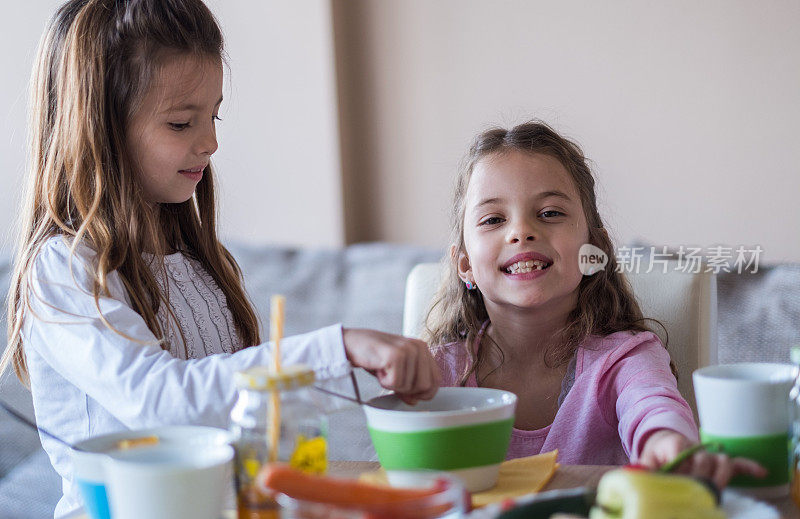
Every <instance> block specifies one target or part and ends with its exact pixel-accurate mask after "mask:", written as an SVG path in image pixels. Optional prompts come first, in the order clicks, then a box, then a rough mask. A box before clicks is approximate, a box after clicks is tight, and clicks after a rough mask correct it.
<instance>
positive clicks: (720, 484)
mask: <svg viewBox="0 0 800 519" xmlns="http://www.w3.org/2000/svg"><path fill="white" fill-rule="evenodd" d="M714 458H715V461H716V468H715V470H714V474H713V475H712V476H711V481H712V482H713V483H714V485H716V487H717V488H719V489H723V488H725V487H726V486H727V485H728V481H730V480H731V477H732V476H733V472H734V463H733V461H732V460H730V459H729V458H728V457H727V456H726V455H724V454H717V455H716V456H714Z"/></svg>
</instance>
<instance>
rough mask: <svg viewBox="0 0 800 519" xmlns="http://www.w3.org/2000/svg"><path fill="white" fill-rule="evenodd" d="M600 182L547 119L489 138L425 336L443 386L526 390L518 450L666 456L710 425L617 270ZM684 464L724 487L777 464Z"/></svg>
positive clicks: (717, 460) (480, 148) (461, 194)
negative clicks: (600, 265) (592, 258)
mask: <svg viewBox="0 0 800 519" xmlns="http://www.w3.org/2000/svg"><path fill="white" fill-rule="evenodd" d="M594 186H595V182H594V178H593V176H592V173H591V171H590V169H589V167H588V165H587V160H586V158H585V157H584V154H583V152H582V151H581V149H580V148H579V147H578V146H577V145H576V144H575V143H573V142H571V141H570V140H568V139H565V138H564V137H562V136H561V135H559V134H558V133H556V132H555V131H554V130H553V129H552V128H550V127H549V126H547V125H546V124H544V123H541V122H536V121H534V122H529V123H526V124H521V125H519V126H516V127H514V128H511V129H510V130H507V129H502V128H495V129H491V130H488V131H486V132H483V133H481V134H480V135H478V137H477V138H476V139H475V140H474V142H473V144H472V146H471V148H470V151H469V154H468V157H467V159H466V161H465V167H464V168H463V169H462V171H461V174H460V175H459V176H458V178H457V182H456V188H455V200H454V204H453V207H454V211H453V222H452V224H453V227H452V228H453V236H452V242H451V248H450V256H449V257H448V258H446V259H445V262H446V263H447V274H446V277H445V279H444V280H443V283H442V286H441V289H440V291H439V295H438V297H437V299H436V300H435V303H434V305H433V307H432V309H431V311H430V313H429V314H428V319H427V323H426V333H425V334H424V336H423V338H424V339H426V340H428V341H429V342H430V344H431V345H433V347H434V357H435V358H436V360H437V362H438V363H439V366H440V369H441V370H442V373H443V382H444V385H462V386H485V387H494V388H500V389H505V390H508V391H511V392H513V393H515V394H516V395H517V396H518V402H517V409H516V416H515V423H514V428H513V430H512V436H511V444H510V447H509V450H508V457H509V458H514V457H520V456H528V455H532V454H537V453H539V452H545V451H550V450H553V449H558V452H559V459H560V461H561V462H562V463H568V464H595V465H602V464H624V463H628V462H629V460H634V461H638V462H639V463H643V464H646V465H648V466H660V465H662V464H664V463H666V462H667V461H670V460H672V459H673V458H674V457H675V456H677V454H678V453H679V452H680V451H682V450H683V449H685V448H687V447H689V446H691V445H692V444H694V443H696V442H697V441H698V431H697V428H696V426H695V423H694V419H693V417H692V411H691V409H690V408H689V406H688V404H687V403H686V401H685V400H684V399H683V397H681V395H680V393H679V392H678V388H677V381H676V379H675V376H674V375H673V370H672V369H671V362H670V358H669V354H668V353H667V350H666V349H665V348H664V347H663V346H662V344H661V341H660V340H659V338H658V336H657V335H656V334H655V333H653V332H652V331H650V330H649V328H648V327H647V326H646V324H647V320H645V319H644V318H643V316H642V312H641V310H640V308H639V305H638V303H637V302H636V299H635V298H634V296H633V293H632V292H631V289H630V287H629V286H628V284H627V282H626V280H625V279H624V278H623V277H622V275H621V273H619V272H618V271H617V268H616V267H617V263H616V260H615V258H614V254H613V252H614V249H613V245H612V243H611V240H610V238H609V235H608V232H607V231H606V228H605V226H604V224H603V221H602V219H601V217H600V214H599V211H598V209H597V202H596V197H595V187H594ZM587 245H588V246H591V247H587ZM587 250H588V251H593V253H594V254H595V255H596V256H600V255H605V256H606V257H607V258H608V263H607V265H606V266H605V268H604V269H602V270H599V271H598V270H597V269H588V268H583V270H582V268H581V263H580V255H584V256H588V254H589V253H587V252H585V251H587ZM590 253H591V252H590ZM589 265H590V264H589V263H588V261H587V262H586V263H585V264H584V267H586V266H589ZM584 272H585V273H586V274H587V275H584ZM682 468H683V470H685V471H689V472H693V473H695V474H697V475H700V476H705V477H708V478H713V479H714V481H715V483H716V484H717V485H719V486H724V485H725V484H726V483H727V481H728V479H729V478H730V476H731V475H732V474H733V473H736V472H743V473H744V472H747V473H751V474H754V475H763V474H764V469H763V468H761V467H760V466H759V465H757V464H756V463H755V462H752V461H749V460H742V459H733V460H730V459H728V458H727V457H726V456H724V455H723V454H709V453H706V452H699V453H697V454H695V455H694V456H692V457H691V458H690V459H689V461H687V462H686V463H685V464H684V465H683V467H682Z"/></svg>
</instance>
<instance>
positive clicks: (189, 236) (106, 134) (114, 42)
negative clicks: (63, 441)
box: [0, 0, 260, 385]
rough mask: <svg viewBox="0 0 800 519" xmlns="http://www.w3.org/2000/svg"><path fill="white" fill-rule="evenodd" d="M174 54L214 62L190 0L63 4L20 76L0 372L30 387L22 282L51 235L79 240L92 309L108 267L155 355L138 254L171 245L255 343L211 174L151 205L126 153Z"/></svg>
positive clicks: (214, 28)
mask: <svg viewBox="0 0 800 519" xmlns="http://www.w3.org/2000/svg"><path fill="white" fill-rule="evenodd" d="M175 55H179V56H186V57H196V58H202V59H213V60H219V61H220V62H224V58H225V56H224V50H223V38H222V32H221V31H220V28H219V25H218V23H217V21H216V20H215V18H214V16H213V14H212V13H211V11H209V9H208V7H206V5H205V4H203V2H202V1H200V0H70V1H68V2H66V3H64V4H63V5H62V6H61V7H60V8H59V9H58V11H57V12H56V14H55V15H54V16H53V18H52V19H51V21H50V23H49V24H48V27H47V29H46V30H45V33H44V35H43V36H42V39H41V40H40V42H39V49H38V53H37V58H36V62H35V64H34V67H33V74H32V77H31V87H30V100H29V103H30V121H29V135H28V165H27V168H28V171H27V177H28V178H27V185H26V191H25V195H24V208H23V211H22V213H21V216H20V219H21V223H20V228H21V232H20V237H19V244H18V247H17V252H16V258H15V265H14V272H13V275H12V279H11V286H10V290H9V295H8V346H7V348H6V351H5V352H4V353H3V357H2V359H0V374H2V373H3V372H4V371H5V370H6V369H7V368H8V366H9V365H12V364H13V366H14V370H15V372H16V374H17V377H18V378H19V379H20V380H21V381H22V382H23V383H24V384H26V385H28V384H29V383H30V380H29V376H28V369H27V365H26V362H25V355H24V351H23V344H22V337H21V334H20V330H21V327H22V323H23V320H24V318H25V315H26V313H27V312H29V311H32V308H31V305H30V297H31V294H30V293H29V291H30V282H29V279H28V278H29V275H30V272H31V268H32V266H33V264H34V261H35V258H36V254H37V252H38V250H39V248H40V247H41V245H42V244H43V243H44V242H45V241H46V240H47V239H49V238H51V237H53V236H57V235H63V236H66V237H68V238H70V239H71V241H72V252H71V253H72V254H74V253H75V248H76V247H77V246H78V245H79V244H80V243H83V244H86V245H88V246H89V247H90V248H91V249H92V250H93V251H94V252H95V253H96V255H95V257H94V264H93V265H92V267H93V273H92V275H93V278H94V279H93V286H92V294H93V296H94V299H95V304H96V305H97V307H98V310H99V298H100V297H101V296H107V295H108V294H109V291H108V275H109V274H110V273H111V272H114V271H116V272H117V273H118V274H119V276H120V279H121V280H122V283H123V285H124V287H125V289H126V291H127V293H128V295H129V296H130V301H131V304H132V306H133V309H134V310H135V311H136V312H137V313H139V314H140V315H141V316H142V318H143V319H144V320H145V322H146V323H147V326H148V328H149V329H150V330H151V331H152V332H153V334H154V335H155V336H156V338H157V339H158V340H159V341H160V343H161V346H162V347H163V348H165V349H166V347H167V345H166V344H164V332H165V330H162V329H161V325H160V324H159V321H158V319H157V318H156V314H157V312H158V310H159V308H160V306H161V305H162V304H164V305H167V310H168V312H169V315H170V318H171V319H174V315H172V312H171V309H169V302H168V295H167V294H165V293H163V291H162V290H161V289H160V288H159V284H158V283H157V281H156V277H155V275H154V274H153V272H152V271H151V269H150V268H149V267H148V264H147V262H146V261H145V259H144V258H143V256H142V251H148V252H152V253H153V254H154V255H155V256H156V257H159V256H163V255H164V254H166V253H167V252H169V251H171V250H180V251H181V252H183V253H184V254H186V255H188V256H190V257H193V258H195V259H196V260H197V261H199V262H200V264H201V265H202V266H203V267H204V268H205V269H206V270H207V271H208V273H209V274H210V275H211V277H212V278H213V279H214V281H215V282H216V283H217V284H218V285H219V287H220V289H221V290H222V292H223V293H224V294H225V297H226V299H227V305H228V308H229V309H230V311H231V313H232V314H233V320H234V323H235V325H236V331H237V332H238V334H239V335H240V337H241V339H242V341H243V342H244V344H246V345H253V344H258V343H259V342H260V337H259V323H258V319H257V316H256V313H255V312H254V310H253V306H252V303H251V302H250V301H249V299H248V297H247V295H246V293H245V291H244V289H243V287H242V276H241V270H240V269H239V266H238V265H237V263H236V261H235V260H234V258H233V256H232V255H231V254H230V253H229V252H228V250H227V249H226V248H225V247H223V246H222V245H221V244H220V242H219V240H218V238H217V231H216V214H215V212H216V203H215V199H214V171H213V168H212V167H211V166H210V165H209V166H208V167H207V168H206V169H205V171H204V174H203V178H202V180H201V181H200V182H199V183H198V185H197V188H196V190H195V193H194V195H193V196H192V198H190V199H189V200H187V201H186V202H183V203H177V204H157V205H156V206H155V208H154V207H153V206H152V204H148V203H147V202H146V200H145V199H144V195H143V193H142V190H141V188H140V185H139V181H138V179H137V170H136V168H135V166H134V162H133V160H132V157H131V156H130V155H129V152H128V150H127V148H126V144H125V143H126V130H127V129H128V127H129V122H130V120H131V118H132V117H133V115H134V114H135V113H136V111H137V109H138V108H139V106H140V105H141V102H142V99H143V98H144V96H145V94H146V93H147V91H148V89H149V88H150V86H151V82H152V80H153V78H154V77H155V76H156V74H157V73H158V71H159V67H160V66H162V65H163V63H164V61H165V59H168V57H174V56H175ZM160 268H161V270H162V272H163V271H164V266H163V263H162V265H161V266H160ZM104 322H105V324H106V326H108V327H109V328H111V329H114V327H113V325H112V324H111V323H110V322H108V321H105V319H104ZM115 331H116V332H117V333H120V334H121V335H124V334H123V333H122V332H120V331H118V330H115ZM182 338H183V337H182Z"/></svg>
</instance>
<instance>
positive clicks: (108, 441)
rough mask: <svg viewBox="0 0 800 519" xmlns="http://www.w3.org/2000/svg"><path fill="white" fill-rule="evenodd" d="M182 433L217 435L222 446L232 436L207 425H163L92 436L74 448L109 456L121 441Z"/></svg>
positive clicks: (84, 452)
mask: <svg viewBox="0 0 800 519" xmlns="http://www.w3.org/2000/svg"><path fill="white" fill-rule="evenodd" d="M180 433H189V434H190V435H200V436H208V437H213V436H215V435H217V436H218V437H219V438H220V444H225V443H229V441H230V434H231V433H230V431H228V430H227V429H222V428H220V427H211V426H207V425H162V426H158V427H149V428H147V429H130V430H127V431H118V432H114V433H108V434H101V435H98V436H92V437H90V438H85V439H83V440H81V441H79V442H76V443H75V444H74V446H75V447H77V448H79V449H82V451H77V452H80V453H81V454H108V453H109V452H111V451H113V450H116V449H115V448H114V447H113V445H114V444H115V443H117V442H119V441H120V440H126V439H130V438H141V437H144V436H159V435H161V436H163V435H169V434H180ZM223 439H224V441H223Z"/></svg>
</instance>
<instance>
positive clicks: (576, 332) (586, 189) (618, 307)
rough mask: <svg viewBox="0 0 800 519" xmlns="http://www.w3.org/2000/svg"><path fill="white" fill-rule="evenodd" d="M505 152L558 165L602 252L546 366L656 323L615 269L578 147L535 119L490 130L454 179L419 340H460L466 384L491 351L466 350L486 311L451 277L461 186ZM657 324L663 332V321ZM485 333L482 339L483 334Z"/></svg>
mask: <svg viewBox="0 0 800 519" xmlns="http://www.w3.org/2000/svg"><path fill="white" fill-rule="evenodd" d="M512 150H517V151H522V152H525V153H532V154H543V155H547V156H550V157H552V158H554V159H556V160H558V161H559V162H560V163H561V165H562V166H564V168H565V169H566V170H567V171H568V172H569V175H570V177H571V178H572V181H573V182H574V183H575V186H576V187H577V189H578V193H579V194H580V198H581V205H582V207H583V213H584V214H585V215H586V221H587V224H588V228H589V242H590V243H591V244H592V245H594V246H596V247H599V248H600V249H602V250H603V251H604V252H605V253H606V254H607V255H608V264H607V265H606V268H605V269H604V270H601V271H600V272H598V273H596V274H594V275H593V276H584V277H583V279H582V280H581V282H580V284H579V286H578V291H579V295H578V304H577V306H576V307H575V309H574V310H573V311H572V312H570V314H569V316H568V317H567V323H566V325H565V327H564V328H563V330H562V331H561V340H560V341H559V342H558V344H557V345H556V346H553V347H551V348H550V349H549V350H548V351H547V352H545V360H546V362H547V363H548V365H550V366H552V367H555V366H560V365H563V364H565V363H567V362H569V360H570V359H571V358H572V356H573V355H574V352H575V349H576V348H577V347H578V345H580V343H581V342H583V341H584V340H585V339H586V338H587V337H588V336H590V335H600V336H604V335H609V334H612V333H615V332H620V331H628V330H630V331H634V332H636V331H652V329H651V328H650V327H648V326H647V325H646V324H647V321H652V322H654V323H658V321H655V320H653V319H646V318H644V317H643V316H642V311H641V309H640V308H639V303H638V302H637V301H636V298H635V297H634V295H633V291H632V290H631V288H630V285H629V284H628V282H627V280H626V279H625V278H624V277H623V276H622V274H621V273H619V272H617V261H616V258H615V256H614V246H613V244H612V242H611V239H610V237H609V236H608V232H606V229H605V226H604V225H603V220H602V218H600V213H599V212H598V210H597V198H596V196H595V180H594V176H593V175H592V172H591V169H590V168H589V165H588V161H587V159H586V157H585V156H584V154H583V151H581V149H580V147H579V146H578V145H577V144H575V143H574V142H572V141H570V140H569V139H566V138H564V137H562V136H561V135H559V134H558V133H556V132H555V130H553V129H552V128H551V127H550V126H548V125H547V124H545V123H543V122H541V121H530V122H526V123H524V124H520V125H518V126H515V127H513V128H511V129H510V130H507V129H504V128H492V129H489V130H486V131H484V132H483V133H481V134H479V135H478V136H477V137H476V138H475V140H474V141H473V143H472V145H471V146H470V148H469V152H468V154H467V157H466V158H465V160H464V165H463V166H462V168H461V170H460V172H459V174H458V176H457V178H456V185H455V194H454V201H453V211H452V214H451V218H452V236H451V242H450V243H451V248H450V250H451V255H450V256H449V257H445V258H444V260H443V261H444V262H445V263H446V270H447V274H446V275H445V277H444V279H443V281H442V284H441V286H440V287H439V291H438V293H437V296H436V297H435V298H434V302H433V304H432V306H431V308H430V310H429V311H428V315H427V318H426V322H425V330H424V331H423V339H425V340H426V341H427V342H428V343H429V344H431V345H433V348H434V349H435V348H441V347H443V346H444V345H445V344H448V343H452V342H457V341H463V344H464V348H465V351H466V353H467V358H468V359H470V362H469V363H468V366H467V369H466V371H465V372H464V373H463V374H462V377H461V379H460V380H459V383H460V384H461V385H464V384H466V381H467V379H468V378H469V376H470V375H471V374H472V373H473V372H475V373H477V372H478V371H479V368H483V366H484V365H486V363H487V362H488V359H489V356H490V354H491V350H490V349H488V348H484V347H480V348H479V349H478V352H477V354H475V353H474V351H473V347H472V345H473V344H474V341H475V340H476V338H477V336H478V333H479V332H480V329H481V326H482V325H483V323H484V322H486V320H487V319H489V314H488V313H487V311H486V306H485V305H484V303H483V296H482V295H481V293H480V290H467V289H466V287H465V285H464V283H463V282H462V281H461V279H460V278H459V276H458V267H457V260H458V257H459V254H460V253H462V252H465V246H464V212H465V210H466V193H467V187H468V186H469V181H470V178H471V177H472V172H473V170H474V169H475V166H476V165H477V164H478V162H480V161H481V160H482V159H483V158H485V157H487V156H490V155H494V154H498V153H505V152H509V151H512ZM658 325H659V326H660V327H661V328H662V329H663V331H664V333H665V334H666V329H664V327H663V325H661V323H658ZM665 336H666V335H665ZM486 339H489V338H488V336H487V337H486ZM665 343H666V340H665ZM483 344H490V345H491V346H490V347H491V348H493V349H495V350H496V353H498V354H499V357H500V359H501V362H502V359H503V352H502V350H501V349H500V347H499V346H498V345H497V344H496V343H494V341H491V340H490V339H489V340H484V341H482V345H483ZM671 367H672V371H673V374H676V371H675V367H674V365H673V366H671ZM495 369H496V367H495ZM676 376H677V375H676Z"/></svg>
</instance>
